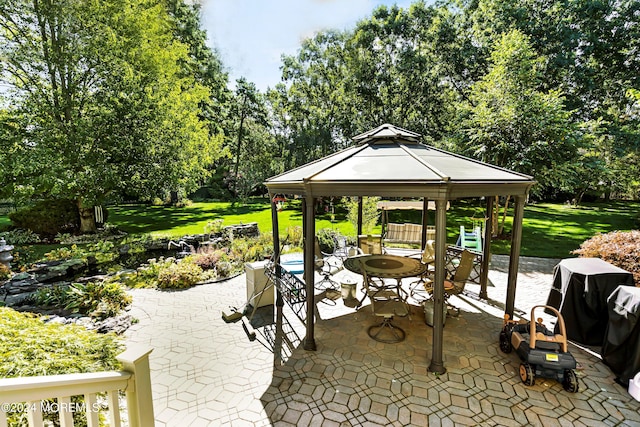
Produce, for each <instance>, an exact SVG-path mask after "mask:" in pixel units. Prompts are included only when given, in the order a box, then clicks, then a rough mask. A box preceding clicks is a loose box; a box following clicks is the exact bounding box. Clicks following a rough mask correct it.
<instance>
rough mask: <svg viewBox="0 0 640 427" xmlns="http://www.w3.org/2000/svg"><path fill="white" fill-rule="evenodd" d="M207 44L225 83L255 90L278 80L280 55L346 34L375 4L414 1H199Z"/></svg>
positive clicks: (409, 2)
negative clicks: (325, 34)
mask: <svg viewBox="0 0 640 427" xmlns="http://www.w3.org/2000/svg"><path fill="white" fill-rule="evenodd" d="M200 1H201V3H202V9H201V11H202V25H203V27H204V29H205V30H206V31H207V36H208V41H209V46H210V47H211V48H214V49H216V50H217V51H218V54H219V55H220V57H221V59H222V63H223V64H224V66H225V68H226V70H225V71H227V72H228V73H229V81H230V83H231V86H232V87H233V86H234V85H233V83H234V82H235V80H236V79H238V78H240V77H245V78H246V79H247V80H248V81H251V82H253V83H255V85H256V87H257V88H258V89H259V90H260V91H263V92H264V91H265V90H266V89H267V87H271V88H273V87H275V85H276V84H277V83H278V82H280V75H281V73H280V65H281V60H280V58H281V56H282V54H286V55H294V54H296V52H297V51H298V49H299V47H300V42H301V41H302V40H303V39H305V38H309V37H312V36H313V35H314V33H316V32H318V31H322V30H327V29H336V30H346V29H351V28H354V27H355V24H356V23H357V22H358V21H359V20H361V19H363V18H367V17H369V16H371V13H372V12H373V10H374V9H376V8H377V7H378V6H380V5H386V6H393V5H394V4H397V5H398V6H399V7H401V8H408V7H409V6H410V5H411V3H412V2H413V1H414V0H200Z"/></svg>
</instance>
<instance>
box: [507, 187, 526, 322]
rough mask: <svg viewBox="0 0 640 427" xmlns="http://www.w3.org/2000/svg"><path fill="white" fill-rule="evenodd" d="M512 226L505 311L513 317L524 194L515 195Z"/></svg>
mask: <svg viewBox="0 0 640 427" xmlns="http://www.w3.org/2000/svg"><path fill="white" fill-rule="evenodd" d="M515 199H516V200H515V201H516V204H515V209H514V213H513V227H512V229H511V255H510V257H509V277H508V281H507V300H506V302H505V313H506V314H508V315H509V316H511V318H513V311H514V307H515V300H516V283H517V281H518V265H519V263H520V245H521V244H522V219H523V217H524V200H525V199H524V196H516V197H515Z"/></svg>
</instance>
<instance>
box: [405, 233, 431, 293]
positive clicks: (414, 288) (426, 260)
mask: <svg viewBox="0 0 640 427" xmlns="http://www.w3.org/2000/svg"><path fill="white" fill-rule="evenodd" d="M435 260H436V242H435V240H427V243H426V244H425V245H424V250H423V251H422V254H421V255H420V261H421V262H422V263H423V264H426V265H427V269H426V270H425V272H424V273H423V274H422V275H421V276H420V278H419V279H418V280H416V281H415V282H412V283H411V284H410V285H409V295H411V297H412V298H415V299H420V300H427V299H428V298H429V295H428V294H427V288H428V287H429V286H431V282H432V281H433V279H432V277H433V271H434V266H433V263H434V262H435ZM416 297H417V298H416Z"/></svg>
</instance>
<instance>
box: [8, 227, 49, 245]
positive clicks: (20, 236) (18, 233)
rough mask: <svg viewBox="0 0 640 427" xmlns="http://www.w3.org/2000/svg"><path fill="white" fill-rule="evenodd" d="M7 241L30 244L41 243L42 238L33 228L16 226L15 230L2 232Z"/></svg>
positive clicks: (13, 243) (15, 243)
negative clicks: (24, 228) (25, 228)
mask: <svg viewBox="0 0 640 427" xmlns="http://www.w3.org/2000/svg"><path fill="white" fill-rule="evenodd" d="M0 237H2V238H3V239H4V240H6V242H7V243H8V244H10V245H30V244H33V243H40V241H41V239H40V236H38V235H37V234H36V233H34V232H33V231H31V230H23V229H21V228H16V229H15V230H9V231H3V232H1V233H0Z"/></svg>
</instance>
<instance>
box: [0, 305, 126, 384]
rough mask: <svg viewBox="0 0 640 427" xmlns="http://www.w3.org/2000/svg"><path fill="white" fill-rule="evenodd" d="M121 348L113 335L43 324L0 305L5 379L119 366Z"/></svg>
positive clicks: (0, 345)
mask: <svg viewBox="0 0 640 427" xmlns="http://www.w3.org/2000/svg"><path fill="white" fill-rule="evenodd" d="M122 350H123V348H122V345H121V342H120V340H119V339H118V338H117V336H116V335H114V334H111V333H110V334H98V333H96V332H92V331H88V330H86V329H85V328H83V327H81V326H77V325H60V324H57V323H43V322H42V320H40V319H39V318H38V317H37V316H35V315H32V314H26V313H18V312H17V311H15V310H12V309H10V308H6V307H0V354H2V363H0V377H2V378H4V377H20V376H32V375H56V374H70V373H76V372H97V371H103V370H111V369H117V368H119V364H118V362H117V361H116V359H115V356H116V355H117V354H119V353H120V352H121V351H122Z"/></svg>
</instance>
